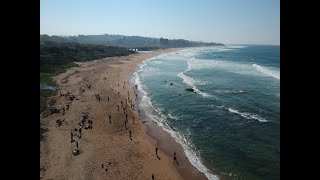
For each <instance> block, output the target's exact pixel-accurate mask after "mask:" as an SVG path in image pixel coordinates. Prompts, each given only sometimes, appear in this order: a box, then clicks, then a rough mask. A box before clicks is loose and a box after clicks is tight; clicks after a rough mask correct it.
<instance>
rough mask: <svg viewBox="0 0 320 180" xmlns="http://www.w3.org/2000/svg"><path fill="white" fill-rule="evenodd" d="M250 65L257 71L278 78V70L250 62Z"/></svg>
mask: <svg viewBox="0 0 320 180" xmlns="http://www.w3.org/2000/svg"><path fill="white" fill-rule="evenodd" d="M252 66H253V67H254V68H256V69H257V70H258V71H260V72H262V73H264V74H266V75H269V76H271V77H274V78H276V79H279V80H280V72H279V71H275V70H271V69H268V68H266V67H263V66H260V65H258V64H252Z"/></svg>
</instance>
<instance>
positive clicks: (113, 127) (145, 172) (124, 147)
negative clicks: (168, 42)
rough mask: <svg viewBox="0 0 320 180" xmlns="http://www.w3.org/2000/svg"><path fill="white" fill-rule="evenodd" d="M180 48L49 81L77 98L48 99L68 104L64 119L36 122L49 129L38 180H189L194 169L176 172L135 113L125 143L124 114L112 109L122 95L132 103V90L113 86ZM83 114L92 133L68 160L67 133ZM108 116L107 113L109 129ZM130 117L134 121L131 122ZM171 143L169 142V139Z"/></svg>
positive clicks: (88, 65) (87, 65)
mask: <svg viewBox="0 0 320 180" xmlns="http://www.w3.org/2000/svg"><path fill="white" fill-rule="evenodd" d="M179 49H180V48H179ZM179 49H178V48H175V49H165V50H156V51H151V52H148V53H140V54H135V55H129V56H123V57H112V58H104V59H102V60H94V61H91V62H84V63H79V65H80V66H79V67H73V68H70V69H69V70H67V72H65V73H63V74H60V75H58V76H56V77H55V78H54V80H55V81H56V83H57V85H58V86H59V89H60V92H62V93H65V92H66V91H69V92H70V93H72V94H73V95H75V96H76V97H77V98H79V99H78V100H74V101H72V102H70V101H69V102H68V100H67V99H66V97H59V96H56V97H53V98H55V99H56V100H57V102H56V105H60V106H61V107H66V105H67V103H69V104H70V109H69V110H67V111H66V113H65V115H62V114H61V113H59V114H53V115H50V116H48V117H46V118H41V117H40V119H41V124H42V125H43V127H44V128H46V129H48V131H46V132H44V133H43V135H44V139H43V140H42V141H40V152H41V153H40V178H41V179H50V178H52V179H105V178H111V179H132V178H134V179H149V178H151V175H152V174H154V176H155V178H156V179H188V177H187V176H186V174H185V173H186V172H196V171H198V170H197V169H196V168H195V167H193V166H192V167H189V166H188V167H187V168H185V167H184V168H183V167H182V168H177V167H176V166H175V164H174V163H173V160H172V155H171V156H170V153H169V152H168V151H167V150H166V148H162V147H163V145H161V141H159V142H157V139H156V138H155V139H152V137H153V136H152V135H151V134H150V133H148V129H147V127H145V126H142V124H143V123H141V121H140V120H138V118H139V116H138V113H137V111H133V110H131V109H130V107H129V108H128V109H129V110H128V115H129V117H130V118H129V121H128V126H129V129H130V131H132V132H133V133H132V134H133V137H132V138H133V140H132V141H130V140H129V133H128V131H127V130H126V129H125V127H124V123H123V122H124V121H123V114H122V113H120V112H118V111H117V106H116V104H118V105H119V104H120V103H119V102H118V101H120V99H123V100H125V99H127V97H128V96H127V91H129V93H130V99H132V100H134V99H135V98H134V96H133V94H134V90H133V88H132V86H130V85H129V84H128V83H125V87H124V89H122V86H120V87H118V86H117V83H119V82H121V84H122V82H123V81H127V79H128V77H129V76H130V75H132V73H133V72H134V70H135V69H136V68H137V66H138V65H140V64H141V63H142V62H143V61H144V60H146V59H149V58H152V57H155V56H158V55H160V54H163V53H168V52H173V51H177V50H179ZM127 82H128V81H127ZM90 83H91V85H92V88H91V89H90V90H89V89H86V90H85V91H84V92H82V91H81V88H84V87H85V86H86V85H87V84H90ZM117 92H119V94H118V93H117ZM96 93H98V94H100V96H101V98H102V100H101V101H102V102H97V101H96V100H95V97H94V95H95V94H96ZM58 94H59V93H58ZM107 97H110V102H109V101H107ZM84 111H86V112H88V113H89V118H90V119H92V120H93V129H92V130H85V131H84V132H83V135H82V138H81V139H79V140H78V141H79V148H80V154H79V155H78V156H73V155H72V149H74V147H75V144H72V143H70V131H72V130H73V129H74V128H75V127H77V126H79V125H78V122H79V119H80V118H81V113H82V112H84ZM107 114H112V123H110V124H109V123H108V120H107V117H108V116H107ZM131 117H135V119H136V120H135V122H133V121H132V120H131ZM57 119H65V121H64V123H63V124H62V126H61V127H57V126H56V125H55V122H56V120H57ZM148 134H149V135H148ZM160 134H162V133H160ZM171 138H172V137H171ZM172 140H173V141H174V139H173V138H172ZM170 141H171V140H170ZM176 144H178V143H176ZM156 145H157V146H159V149H160V151H158V154H159V156H160V158H161V160H158V159H157V157H156V155H155V147H156ZM119 147H121V148H119ZM163 152H165V153H163ZM181 154H182V153H181ZM177 157H178V160H179V162H180V161H181V162H184V160H182V159H184V158H183V157H185V156H181V155H180V152H179V151H177ZM180 158H181V160H180ZM108 162H112V166H111V167H109V166H108V171H107V172H106V173H105V174H101V173H99V172H101V165H102V164H107V163H108ZM189 168H191V169H189ZM192 168H193V169H192ZM179 169H180V170H179ZM198 172H199V173H196V174H200V175H199V176H197V178H196V179H199V177H200V176H201V174H202V176H203V177H204V178H200V179H207V178H206V177H205V176H204V174H203V173H201V172H200V171H198Z"/></svg>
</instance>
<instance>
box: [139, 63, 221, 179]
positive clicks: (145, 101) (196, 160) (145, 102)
mask: <svg viewBox="0 0 320 180" xmlns="http://www.w3.org/2000/svg"><path fill="white" fill-rule="evenodd" d="M143 67H144V66H142V65H141V66H140V70H138V71H139V72H141V71H142V69H143ZM134 77H135V83H136V85H138V90H139V91H140V92H141V94H142V98H141V101H140V104H139V107H140V108H142V109H144V110H145V114H146V115H147V116H148V117H150V118H151V119H152V120H154V121H156V122H157V124H158V125H159V126H160V127H161V128H162V129H163V130H165V131H167V132H168V133H169V134H170V135H171V136H172V137H173V138H174V139H175V140H176V141H177V142H178V143H179V144H181V145H182V147H183V149H184V152H185V154H186V156H187V157H188V159H189V161H190V163H191V164H192V165H193V166H194V167H196V168H197V169H198V170H199V171H201V172H203V173H204V174H205V175H206V176H207V178H208V179H210V180H219V177H218V176H216V175H214V174H213V173H212V172H211V171H210V170H209V169H208V168H207V167H205V166H204V164H203V162H202V160H201V158H200V157H199V155H198V154H197V153H196V152H195V151H194V150H193V149H192V147H193V145H192V144H191V143H190V142H189V141H187V139H186V137H185V136H183V135H182V134H180V133H179V132H177V131H175V130H173V129H172V128H170V126H169V125H168V124H167V121H166V120H167V116H166V115H164V114H163V113H161V110H160V109H157V108H155V107H154V106H153V105H152V102H151V99H150V97H149V96H148V93H147V91H146V87H145V86H143V85H142V84H141V81H140V77H139V75H138V72H135V73H134ZM152 111H156V112H157V114H158V115H155V113H152ZM168 116H169V117H170V118H171V119H178V117H175V116H172V115H171V114H168Z"/></svg>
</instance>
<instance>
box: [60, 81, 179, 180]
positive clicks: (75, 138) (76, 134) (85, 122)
mask: <svg viewBox="0 0 320 180" xmlns="http://www.w3.org/2000/svg"><path fill="white" fill-rule="evenodd" d="M117 84H118V87H120V84H119V83H117ZM125 85H126V82H125V81H124V82H123V89H124V90H125ZM86 87H87V88H88V89H89V90H90V88H91V85H87V86H86ZM137 90H138V86H137V85H135V86H134V87H133V92H134V95H135V99H137V98H138V94H137V92H136V91H137ZM118 95H119V96H120V91H118ZM127 95H128V97H127V98H126V99H125V101H122V100H120V104H121V107H122V110H123V114H124V117H125V121H124V122H125V123H124V126H125V128H126V130H128V129H129V128H128V122H129V121H128V117H129V113H128V107H130V109H131V110H132V111H136V109H135V104H134V103H133V101H132V99H131V98H130V92H129V91H127ZM62 96H65V97H70V96H73V95H72V94H71V93H70V92H67V93H65V94H62V93H61V91H60V97H62ZM73 97H75V96H73ZM95 98H96V100H97V101H99V102H100V101H101V100H102V99H101V97H100V94H95ZM72 100H73V98H72ZM72 100H71V101H70V102H68V103H67V104H66V108H64V107H63V108H62V115H65V113H66V110H69V108H70V104H71V102H72ZM107 101H108V102H110V98H109V96H108V98H107ZM124 102H125V104H124ZM129 105H130V106H129ZM117 111H118V112H119V111H120V105H118V104H117ZM137 112H138V114H139V117H140V118H139V119H141V114H140V110H139V109H138V111H137ZM88 114H89V113H88V112H83V113H82V119H81V120H80V122H79V124H78V125H79V126H78V128H75V129H73V130H71V133H70V134H71V140H70V142H71V144H75V147H74V148H73V149H72V153H73V155H74V156H78V155H79V154H80V148H79V141H80V139H81V136H82V129H83V128H84V129H92V120H91V119H90V118H89V116H88ZM108 117H109V124H112V121H111V120H112V116H111V113H109V115H108ZM134 120H135V116H134V115H133V116H132V122H133V124H134V123H135V121H134ZM62 122H63V121H62ZM62 122H59V124H60V125H61V124H62ZM129 138H130V141H132V130H131V129H129ZM158 150H159V149H158V147H156V148H155V152H156V156H157V158H158V159H159V160H160V157H159V155H158ZM173 160H174V161H175V162H176V163H177V164H178V165H179V166H180V164H179V163H178V161H177V157H176V152H174V154H173ZM109 165H113V164H112V163H109ZM109 165H108V166H109ZM107 171H108V169H107V168H106V167H105V166H104V164H102V171H101V173H102V174H105V173H106V172H107ZM152 179H153V180H154V174H152Z"/></svg>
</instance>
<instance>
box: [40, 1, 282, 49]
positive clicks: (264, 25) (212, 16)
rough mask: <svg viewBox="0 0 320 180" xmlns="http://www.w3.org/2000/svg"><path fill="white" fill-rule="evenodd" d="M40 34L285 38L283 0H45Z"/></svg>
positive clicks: (245, 40)
mask: <svg viewBox="0 0 320 180" xmlns="http://www.w3.org/2000/svg"><path fill="white" fill-rule="evenodd" d="M40 34H48V35H79V34H83V35H89V34H90V35H91V34H121V35H137V36H147V37H156V38H160V37H164V38H169V39H173V38H176V39H178V38H182V39H188V40H196V41H206V42H221V43H225V44H280V0H40Z"/></svg>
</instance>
